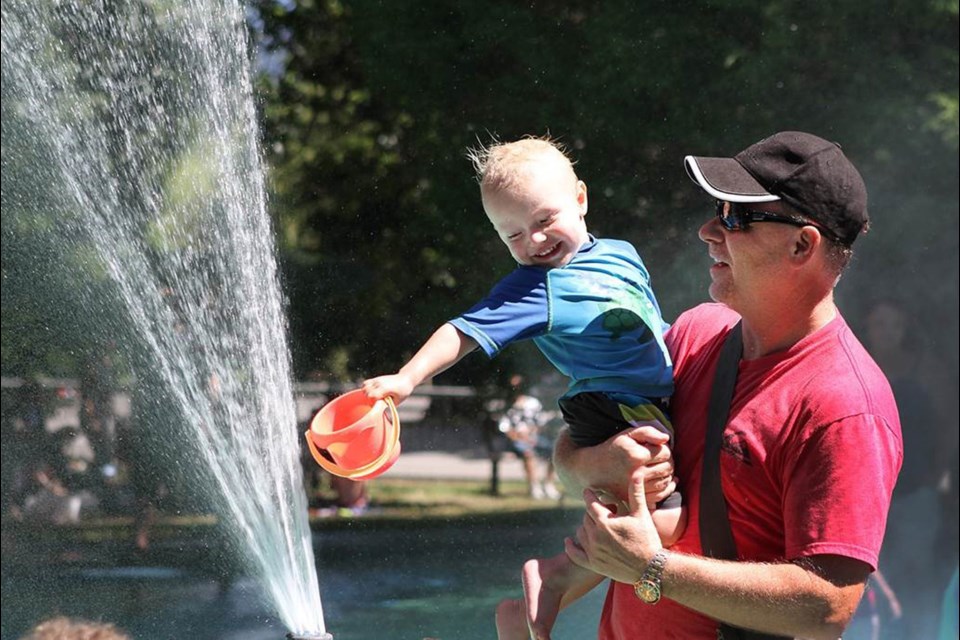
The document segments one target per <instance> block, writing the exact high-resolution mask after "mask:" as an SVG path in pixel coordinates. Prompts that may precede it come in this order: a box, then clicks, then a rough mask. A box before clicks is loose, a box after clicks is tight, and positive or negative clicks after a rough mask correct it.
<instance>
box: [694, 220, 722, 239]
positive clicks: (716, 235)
mask: <svg viewBox="0 0 960 640" xmlns="http://www.w3.org/2000/svg"><path fill="white" fill-rule="evenodd" d="M697 235H698V236H699V237H700V239H701V240H703V241H704V242H706V243H710V242H720V241H721V240H723V227H722V226H721V225H720V221H719V220H717V218H716V216H713V217H711V218H710V219H709V220H707V221H706V222H704V223H703V224H702V225H701V226H700V231H698V232H697Z"/></svg>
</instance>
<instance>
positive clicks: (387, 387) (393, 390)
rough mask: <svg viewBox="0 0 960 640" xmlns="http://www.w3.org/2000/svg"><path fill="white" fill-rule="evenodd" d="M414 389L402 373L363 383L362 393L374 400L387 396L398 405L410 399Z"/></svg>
mask: <svg viewBox="0 0 960 640" xmlns="http://www.w3.org/2000/svg"><path fill="white" fill-rule="evenodd" d="M415 387H416V385H415V384H413V381H412V380H411V379H410V378H409V377H408V376H406V375H404V374H402V373H395V374H393V375H389V376H379V377H377V378H370V379H369V380H364V381H363V392H364V393H366V394H367V396H368V397H370V398H373V399H374V400H383V399H384V398H386V397H387V396H390V397H392V398H393V401H394V402H395V403H397V404H400V403H401V402H403V401H404V400H406V399H407V398H409V397H410V394H411V393H413V389H414V388H415Z"/></svg>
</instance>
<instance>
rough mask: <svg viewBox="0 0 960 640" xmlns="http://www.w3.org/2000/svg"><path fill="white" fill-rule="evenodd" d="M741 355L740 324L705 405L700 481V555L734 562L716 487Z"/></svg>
mask: <svg viewBox="0 0 960 640" xmlns="http://www.w3.org/2000/svg"><path fill="white" fill-rule="evenodd" d="M742 353H743V332H742V331H741V328H740V323H739V322H738V323H737V325H736V326H735V327H734V328H733V329H731V330H730V333H729V334H727V339H726V340H725V341H724V343H723V347H722V348H721V349H720V357H719V359H718V360H717V371H716V373H714V374H713V391H712V392H711V394H710V404H709V405H707V440H706V444H705V445H704V448H703V474H702V476H701V478H700V546H701V547H703V555H705V556H707V557H709V558H720V559H723V560H736V559H737V546H736V544H734V541H733V533H732V532H731V531H730V520H729V519H728V518H727V502H726V500H724V497H723V488H722V487H721V486H720V445H721V444H722V443H723V429H724V427H725V426H726V425H727V418H728V417H729V415H730V400H731V398H733V388H734V387H735V386H736V384H737V368H738V365H739V363H740V355H741V354H742Z"/></svg>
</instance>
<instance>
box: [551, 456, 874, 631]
mask: <svg viewBox="0 0 960 640" xmlns="http://www.w3.org/2000/svg"><path fill="white" fill-rule="evenodd" d="M584 500H585V502H586V505H587V511H586V514H585V515H584V519H583V525H582V526H581V527H580V528H579V529H578V531H577V540H576V542H574V541H573V540H571V539H569V538H568V539H567V541H566V545H565V547H566V551H567V555H569V556H570V558H571V559H572V560H573V561H574V562H575V563H576V564H578V565H580V566H583V567H586V568H588V569H591V570H593V571H596V572H598V573H601V574H603V575H606V576H608V577H610V578H612V579H614V580H617V581H619V582H625V583H633V582H636V581H637V580H638V579H639V578H640V577H641V575H642V574H643V571H644V569H645V568H646V566H647V563H648V562H649V561H650V559H651V558H652V557H653V555H654V554H655V553H656V552H657V551H658V550H659V549H661V548H662V545H661V543H660V538H659V536H658V535H657V531H656V529H655V528H654V524H653V520H652V518H651V516H650V513H649V511H648V510H647V505H646V498H645V492H644V488H643V479H642V474H638V475H636V476H634V480H633V481H632V483H631V491H630V495H629V508H628V510H627V513H624V514H620V515H618V514H616V513H614V512H612V511H611V510H610V509H609V507H607V506H605V505H603V504H602V503H601V502H600V500H599V498H598V496H597V494H596V493H595V492H593V491H591V490H589V489H587V490H586V491H584ZM869 574H870V567H869V566H868V565H867V564H866V563H863V562H860V561H859V560H854V559H852V558H845V557H842V556H836V555H819V556H811V557H809V558H804V559H803V560H802V561H801V560H798V561H796V562H784V563H778V564H763V563H754V562H729V561H724V560H715V559H712V558H703V557H699V556H692V555H685V554H680V553H673V552H670V553H668V556H667V560H666V564H665V566H664V569H663V574H662V582H661V592H662V594H663V596H664V597H667V598H670V599H671V600H674V601H676V602H678V603H680V604H682V605H684V606H686V607H689V608H691V609H693V610H695V611H699V612H700V613H703V614H704V615H707V616H709V617H711V618H714V619H716V620H720V621H722V622H726V623H728V624H732V625H734V626H738V627H745V628H748V629H754V630H756V631H763V632H767V633H775V634H780V635H787V636H796V637H803V638H828V639H832V640H835V639H836V638H838V637H840V634H841V633H842V632H843V629H844V628H845V627H846V625H847V624H848V623H849V621H850V619H851V618H852V617H853V614H854V612H855V611H856V608H857V605H858V603H859V602H860V597H861V595H862V594H863V589H864V584H865V582H866V580H867V577H868V576H869Z"/></svg>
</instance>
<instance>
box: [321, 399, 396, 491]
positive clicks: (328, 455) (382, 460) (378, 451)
mask: <svg viewBox="0 0 960 640" xmlns="http://www.w3.org/2000/svg"><path fill="white" fill-rule="evenodd" d="M306 438H307V447H308V448H309V449H310V453H311V454H312V455H313V459H314V460H316V461H317V464H319V465H320V466H321V467H323V468H324V469H326V470H327V471H329V472H330V473H332V474H334V475H337V476H340V477H343V478H351V479H353V480H369V479H370V478H375V477H377V476H379V475H380V474H381V473H383V472H384V471H386V470H387V469H389V468H390V467H391V466H392V465H393V463H394V462H396V461H397V458H398V457H399V456H400V418H399V417H398V416H397V407H396V406H395V405H394V403H393V400H392V399H391V398H389V397H388V398H385V399H384V400H372V399H371V398H369V397H367V394H366V393H364V392H363V390H362V389H357V390H355V391H350V392H348V393H345V394H343V395H342V396H338V397H336V398H334V399H333V400H331V401H330V402H328V403H327V404H325V405H324V406H323V407H322V408H321V409H320V410H319V411H318V412H317V414H316V415H315V416H313V420H311V421H310V428H309V429H308V430H307V432H306Z"/></svg>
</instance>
